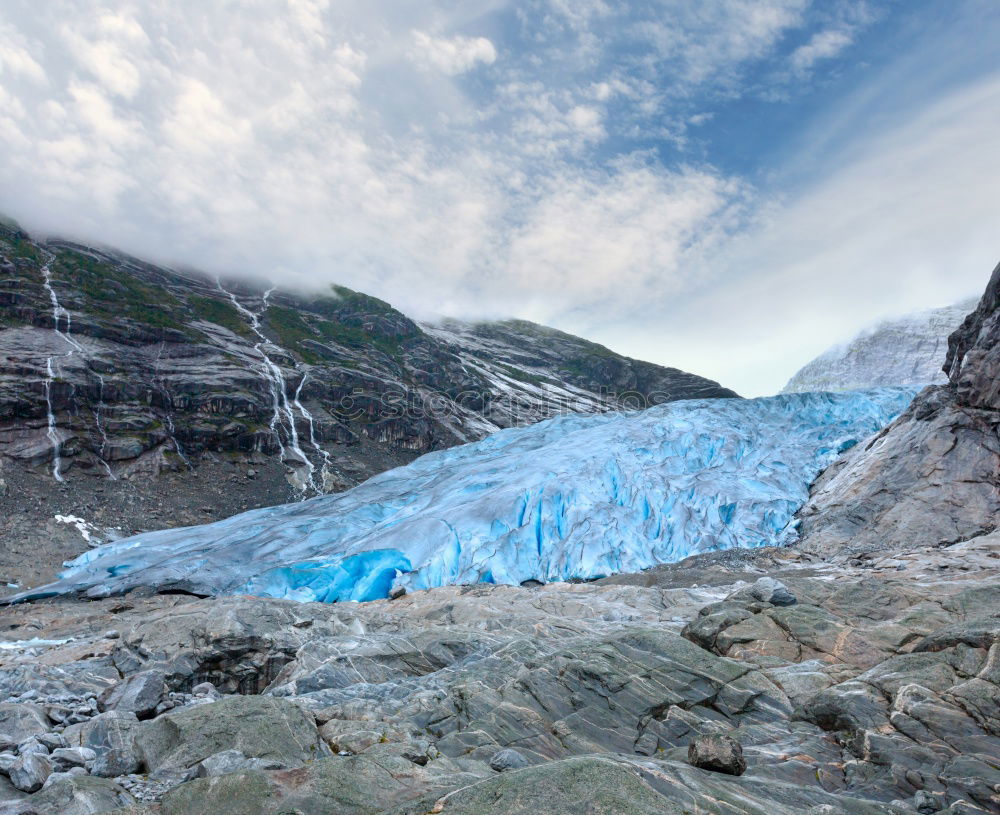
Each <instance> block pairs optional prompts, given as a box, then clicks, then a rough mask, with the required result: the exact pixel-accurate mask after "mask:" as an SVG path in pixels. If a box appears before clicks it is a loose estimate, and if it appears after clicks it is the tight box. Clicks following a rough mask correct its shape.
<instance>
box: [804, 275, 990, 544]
mask: <svg viewBox="0 0 1000 815" xmlns="http://www.w3.org/2000/svg"><path fill="white" fill-rule="evenodd" d="M970 311H971V313H970V314H969V315H968V316H966V317H965V319H964V320H963V321H961V324H960V325H959V326H958V327H957V328H956V329H955V331H954V333H952V334H951V336H950V337H949V338H948V344H947V347H946V349H943V351H942V354H941V358H940V359H941V360H942V361H943V362H944V370H945V371H946V372H947V374H948V379H947V381H946V383H945V384H944V385H940V386H935V387H932V388H928V389H926V390H924V391H922V392H921V393H920V395H919V396H918V397H917V398H916V400H914V402H913V404H912V405H911V406H910V408H909V409H908V410H907V411H906V412H905V413H904V414H903V415H902V416H900V417H899V418H898V419H897V420H896V421H895V422H893V423H892V424H891V425H890V426H889V427H887V428H886V429H885V430H884V431H882V432H881V433H880V434H878V435H877V436H876V437H875V438H873V439H871V440H870V441H869V442H868V444H864V445H858V447H857V448H855V449H854V450H851V451H850V452H849V453H848V454H847V455H845V456H844V457H842V458H841V459H839V460H838V461H837V462H836V463H834V464H833V465H832V466H831V467H830V468H829V469H828V470H827V471H826V472H825V473H823V475H822V476H821V477H820V478H819V479H818V480H817V481H816V483H815V484H814V485H813V490H812V495H811V497H810V499H809V502H808V503H807V504H806V505H805V506H804V507H803V508H802V511H801V513H800V520H801V530H800V531H801V534H802V537H803V544H802V546H803V547H804V548H807V549H810V550H812V551H815V552H820V553H822V554H824V555H828V554H830V553H834V554H838V555H840V556H844V555H851V556H855V555H857V556H862V557H870V556H871V555H872V553H873V552H879V551H884V550H886V549H906V548H908V547H912V546H913V545H914V542H921V543H923V544H926V545H934V546H951V545H953V544H955V543H958V542H961V541H967V540H970V539H972V538H975V537H977V536H980V535H984V534H988V533H990V532H993V531H994V530H995V529H996V528H997V520H998V518H1000V434H998V428H1000V266H997V268H996V269H994V271H993V275H992V277H991V278H990V282H989V284H988V285H987V287H986V292H985V294H984V295H983V297H982V299H981V300H979V301H977V302H976V303H974V304H973V307H972V309H970ZM994 557H995V555H994Z"/></svg>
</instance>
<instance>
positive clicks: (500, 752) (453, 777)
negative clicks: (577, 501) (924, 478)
mask: <svg viewBox="0 0 1000 815" xmlns="http://www.w3.org/2000/svg"><path fill="white" fill-rule="evenodd" d="M768 578H774V579H776V580H778V581H780V584H782V585H783V586H784V587H786V589H787V591H782V590H781V586H779V585H776V584H775V583H774V582H773V580H768ZM789 594H791V595H793V596H794V599H795V601H796V602H794V603H792V602H791V599H792V598H790V597H789V596H788V595H789ZM2 627H3V631H2V638H3V642H2V643H0V697H2V698H3V700H4V701H3V703H2V704H0V736H2V739H3V741H4V745H0V747H4V746H6V748H7V749H8V752H7V753H0V772H2V773H3V774H4V775H5V776H9V778H10V781H8V779H7V778H6V777H0V800H3V799H10V802H9V803H7V804H0V812H3V813H28V812H37V813H41V815H46V813H61V815H74V813H93V812H102V811H117V812H119V813H134V815H139V814H140V813H141V814H142V815H153V813H159V815H197V813H206V815H207V813H213V815H226V813H233V815H236V813H239V815H279V813H289V812H296V813H302V815H313V813H315V815H320V813H323V815H327V813H333V812H335V813H338V815H382V814H383V813H384V814H385V815H389V814H390V813H391V814H392V815H418V814H419V815H424V814H425V813H445V814H446V815H478V813H499V815H505V814H506V815H514V814H515V813H524V814H525V815H527V813H532V815H537V814H539V813H546V814H547V815H563V814H565V815H578V813H593V815H598V813H602V814H603V813H614V814H615V815H619V814H620V815H630V814H631V813H635V815H638V814H639V813H643V814H644V815H645V814H647V813H662V814H663V815H682V813H702V814H704V813H712V814H713V815H746V814H748V813H750V814H752V815H806V814H808V815H839V813H856V815H876V813H900V814H902V813H911V814H912V813H914V812H920V813H931V812H944V813H949V815H960V813H962V814H965V813H996V812H1000V762H998V758H997V757H998V756H1000V534H992V535H988V536H983V537H980V538H976V539H974V540H970V541H966V542H963V543H959V544H955V545H953V546H950V547H944V548H927V549H920V550H913V551H910V552H907V553H903V554H898V553H897V554H882V555H871V556H867V557H862V558H861V559H856V560H853V561H849V562H834V561H824V560H821V559H819V558H818V557H816V556H813V555H810V554H808V553H805V552H800V551H797V550H795V549H794V548H786V549H765V550H757V551H733V552H726V553H721V554H716V555H705V556H699V557H695V558H689V559H688V560H686V561H683V562H682V563H680V564H675V565H671V566H664V567H658V568H656V569H652V570H649V571H647V572H643V573H641V574H638V575H622V576H618V577H615V578H609V579H606V580H601V581H597V582H594V583H585V584H565V583H559V584H550V585H546V586H540V587H534V588H519V587H510V586H490V585H475V586H453V587H445V588H440V589H434V590H430V591H420V592H414V593H411V594H408V595H405V596H403V597H401V598H399V599H396V600H393V601H376V602H371V603H364V604H353V603H342V604H336V605H321V604H296V603H292V602H288V601H281V600H267V599H261V598H252V597H228V598H219V599H197V598H193V597H190V596H185V595H153V594H148V593H147V594H145V595H143V594H142V592H141V591H140V592H133V593H131V594H129V595H127V596H125V597H120V598H111V599H106V600H101V601H95V602H79V601H57V602H47V603H35V604H30V605H21V606H15V607H13V608H10V609H7V610H6V611H5V612H4V614H3V617H2ZM204 683H211V685H206V684H204ZM711 734H726V735H729V736H731V737H733V738H734V739H735V740H736V741H738V742H739V743H740V744H741V745H742V752H743V756H744V758H745V761H746V764H747V769H746V772H745V773H743V774H742V775H740V776H735V775H728V774H724V773H720V772H713V771H709V770H706V769H699V768H698V767H695V766H692V765H691V764H690V763H689V762H688V745H689V743H690V742H692V741H693V740H696V739H698V738H699V737H702V736H706V735H711ZM16 745H20V746H16ZM33 745H38V746H37V748H36V747H35V746H33ZM59 745H65V746H62V747H60V746H59ZM15 753H19V755H15ZM32 754H34V755H35V757H34V758H33V757H32ZM73 767H77V768H78V769H73ZM49 772H53V774H52V775H51V777H50V778H49V779H48V783H47V784H46V785H45V786H44V788H42V789H41V790H40V791H36V792H34V793H32V794H30V795H29V794H27V793H26V792H24V791H23V790H24V789H25V788H26V787H30V786H31V784H30V783H27V782H26V780H25V779H28V778H29V777H30V776H32V773H34V777H35V778H36V780H37V779H41V780H40V781H39V783H41V782H42V781H45V778H44V776H47V775H48V773H49ZM15 783H16V785H17V786H20V787H21V789H20V790H19V789H17V788H16V786H15Z"/></svg>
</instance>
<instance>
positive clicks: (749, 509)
mask: <svg viewBox="0 0 1000 815" xmlns="http://www.w3.org/2000/svg"><path fill="white" fill-rule="evenodd" d="M915 392H916V389H914V388H879V389H876V390H870V391H856V392H848V393H837V394H832V393H807V394H788V395H783V396H775V397H769V398H763V399H747V400H743V399H710V400H691V401H684V402H672V403H669V404H666V405H661V406H658V407H654V408H651V409H649V410H645V411H640V412H632V413H615V414H602V415H591V416H563V417H559V418H555V419H551V420H549V421H545V422H541V423H539V424H536V425H532V426H530V427H524V428H517V429H511V430H504V431H501V432H499V433H496V434H494V435H492V436H490V437H488V438H486V439H484V440H483V441H479V442H476V443H473V444H467V445H463V446H461V447H455V448H452V449H449V450H443V451H440V452H435V453H430V454H428V455H425V456H422V457H421V458H419V459H417V460H416V461H414V462H413V463H412V464H410V465H408V466H406V467H399V468H397V469H394V470H390V471H389V472H386V473H383V474H381V475H379V476H376V477H375V478H372V479H371V480H369V481H367V482H365V483H363V484H361V485H359V486H358V487H355V488H354V489H352V490H349V491H348V492H344V493H340V494H337V495H328V496H322V497H319V498H313V499H312V500H309V501H304V502H302V503H296V504H288V505H284V506H277V507H269V508H266V509H258V510H254V511H252V512H246V513H243V514H242V515H237V516H235V517H232V518H229V519H227V520H224V521H219V522H217V523H212V524H206V525H204V526H196V527H189V528H186V529H171V530H165V531H161V532H151V533H147V534H143V535H138V536H136V537H133V538H128V539H125V540H122V541H118V542H116V543H112V544H108V545H106V546H101V547H99V548H97V549H94V550H91V551H90V552H87V553H86V554H84V555H82V556H80V557H79V558H77V559H76V560H75V561H72V562H70V563H69V564H67V567H68V568H67V570H66V571H65V572H63V574H62V575H61V576H60V580H59V581H58V582H56V583H54V584H52V585H50V586H46V587H43V588H41V589H36V590H34V591H31V592H27V593H26V594H25V595H24V597H39V596H48V595H52V594H61V593H68V592H84V593H86V594H88V595H89V596H103V595H107V594H113V593H119V592H123V591H127V590H128V589H131V588H134V587H137V586H151V587H155V588H159V589H179V590H185V591H189V592H193V593H196V594H210V595H214V594H232V593H249V594H256V595H263V596H268V597H291V598H295V599H298V600H320V601H327V602H333V601H342V600H371V599H375V598H379V597H385V596H386V595H387V594H388V593H389V591H390V589H391V588H392V587H393V586H403V587H405V588H406V589H409V590H413V589H422V588H430V587H434V586H440V585H445V584H453V583H475V582H496V583H511V584H517V583H521V582H522V581H524V580H528V579H534V580H540V581H543V582H549V581H555V580H565V579H569V578H594V577H600V576H603V575H610V574H614V573H618V572H631V571H638V570H641V569H645V568H648V567H650V566H654V565H656V564H659V563H668V562H671V561H676V560H679V559H681V558H684V557H686V556H688V555H691V554H695V553H698V552H704V551H709V550H716V549H725V548H730V547H736V546H744V547H753V546H761V545H767V544H783V543H788V542H791V541H793V540H794V539H795V529H794V523H793V518H794V515H795V512H796V511H797V510H798V508H799V507H800V506H801V505H802V504H803V502H804V501H805V499H806V498H807V495H808V489H809V485H810V483H811V482H812V481H813V480H814V479H815V477H816V476H817V475H818V474H819V473H820V472H821V471H822V470H823V469H824V468H825V467H826V466H827V465H828V464H829V463H830V462H831V461H833V459H834V458H835V457H836V456H837V455H838V454H839V453H840V452H842V451H844V450H846V449H847V448H849V447H851V446H852V445H854V444H856V443H858V442H859V441H861V440H863V439H864V438H866V437H867V436H869V435H870V434H872V433H874V432H876V431H877V430H879V429H880V428H882V427H883V426H885V425H886V424H887V423H888V422H889V421H890V420H891V419H892V418H893V417H894V416H896V415H897V414H898V413H900V412H901V411H902V410H903V409H905V408H906V406H907V405H908V404H909V403H910V401H911V399H912V398H913V396H914V394H915Z"/></svg>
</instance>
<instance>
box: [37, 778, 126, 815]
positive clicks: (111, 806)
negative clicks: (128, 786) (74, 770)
mask: <svg viewBox="0 0 1000 815" xmlns="http://www.w3.org/2000/svg"><path fill="white" fill-rule="evenodd" d="M29 800H30V804H31V806H32V807H34V809H35V811H36V812H38V813H39V815H97V813H108V812H112V811H118V810H121V809H122V808H124V807H129V806H131V805H133V804H135V799H134V798H133V797H132V796H131V795H130V794H129V793H128V792H127V791H126V790H124V789H123V788H122V787H121V786H119V785H118V784H116V783H114V782H113V781H110V780H108V779H105V778H93V777H91V776H86V775H69V776H63V777H61V778H59V779H57V780H56V781H54V782H52V783H50V784H49V785H48V786H47V787H46V788H45V789H44V790H42V791H41V792H39V793H36V794H35V795H33V796H31V798H30V799H29Z"/></svg>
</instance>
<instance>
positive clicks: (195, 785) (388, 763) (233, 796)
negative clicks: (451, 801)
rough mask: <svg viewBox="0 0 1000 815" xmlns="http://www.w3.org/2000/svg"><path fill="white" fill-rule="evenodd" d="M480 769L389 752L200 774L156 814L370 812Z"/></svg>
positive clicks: (463, 780) (456, 782)
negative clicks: (434, 767)
mask: <svg viewBox="0 0 1000 815" xmlns="http://www.w3.org/2000/svg"><path fill="white" fill-rule="evenodd" d="M482 769H483V771H484V772H483V773H482V774H481V775H478V776H477V775H474V774H471V773H468V772H462V771H455V770H454V769H453V768H452V769H451V770H443V771H441V772H432V771H431V770H430V769H429V768H424V767H421V766H419V765H417V764H414V763H413V762H411V761H408V760H406V759H405V758H403V757H401V756H392V755H383V756H379V757H369V756H350V757H346V758H337V757H334V758H323V759H319V760H318V761H314V762H311V763H310V764H308V765H306V766H304V767H301V768H299V769H294V770H284V771H276V772H262V771H259V770H257V771H249V772H238V773H232V774H228V775H222V776H216V777H211V778H199V779H197V780H195V781H191V782H189V783H186V784H182V785H181V786H179V787H177V788H176V789H173V790H171V791H170V792H168V793H167V794H166V795H164V796H163V800H162V802H161V804H160V810H159V813H160V815H192V813H195V812H205V813H209V812H210V813H212V815H281V814H282V813H291V812H297V813H302V815H328V814H329V813H337V815H372V813H382V812H383V811H384V810H387V809H389V808H390V807H393V806H395V805H397V804H399V803H401V802H404V801H407V800H410V799H413V798H415V797H416V796H418V795H420V794H422V793H426V792H428V791H434V793H435V794H437V793H444V792H445V791H446V790H448V789H450V788H452V787H460V786H462V785H467V784H470V783H473V782H475V781H476V780H478V778H480V777H482V775H483V774H485V773H488V772H489V771H488V770H486V769H485V767H484V766H483V768H482ZM505 775H506V774H505ZM424 811H426V810H424Z"/></svg>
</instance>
